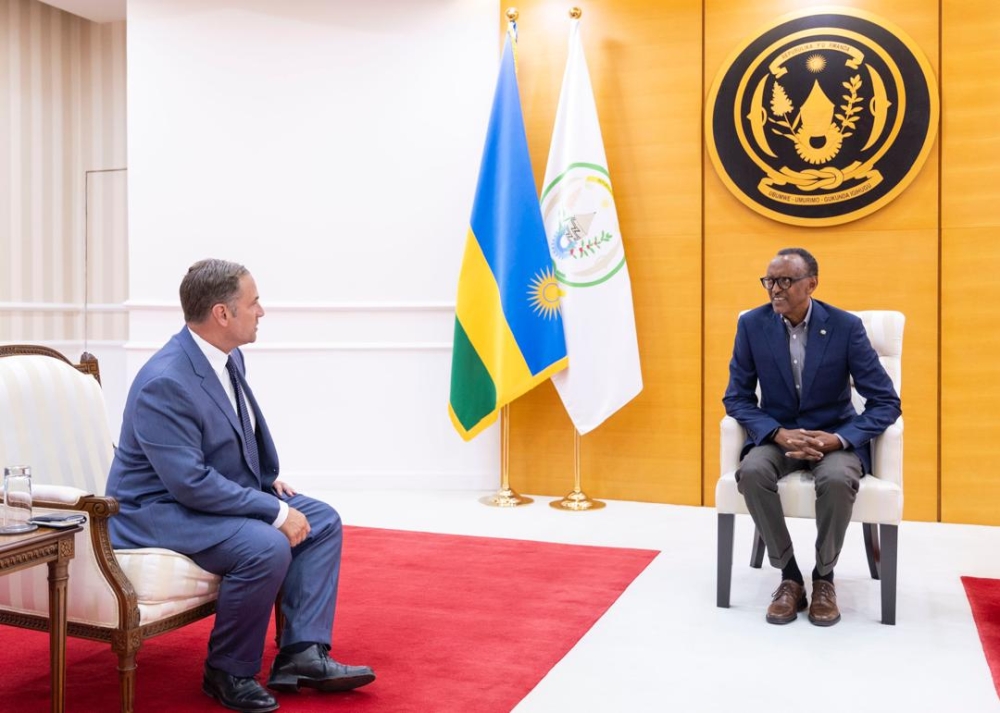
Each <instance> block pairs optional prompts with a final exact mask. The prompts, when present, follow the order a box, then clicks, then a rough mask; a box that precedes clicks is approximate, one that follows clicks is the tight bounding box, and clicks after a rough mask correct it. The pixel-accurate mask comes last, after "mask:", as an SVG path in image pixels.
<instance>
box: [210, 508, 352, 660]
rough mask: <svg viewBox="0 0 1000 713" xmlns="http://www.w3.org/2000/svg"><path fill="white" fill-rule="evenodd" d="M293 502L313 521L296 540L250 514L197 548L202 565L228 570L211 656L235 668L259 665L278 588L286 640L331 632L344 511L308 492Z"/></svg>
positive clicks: (314, 638)
mask: <svg viewBox="0 0 1000 713" xmlns="http://www.w3.org/2000/svg"><path fill="white" fill-rule="evenodd" d="M287 502H288V505H289V506H290V507H293V508H295V509H296V510H299V511H300V512H302V514H303V515H305V516H306V519H307V520H309V526H310V528H311V529H310V532H309V536H308V537H306V539H305V540H304V541H303V542H301V543H300V544H299V545H297V546H296V547H294V548H292V547H291V546H290V545H289V542H288V539H287V538H286V537H285V535H284V534H282V532H281V531H280V530H278V529H277V528H276V527H274V526H272V525H271V524H270V523H268V522H263V521H261V520H256V519H253V518H246V519H245V521H244V523H243V526H242V527H241V528H240V529H239V531H238V532H237V533H236V534H235V535H233V536H232V537H230V538H229V539H227V540H224V541H223V542H221V543H219V544H218V545H215V546H214V547H210V548H208V549H206V550H203V551H201V552H197V553H195V554H192V555H191V559H193V560H194V561H195V563H197V564H198V566H199V567H202V568H203V569H206V570H208V571H209V572H213V573H215V574H218V575H220V576H221V577H222V583H221V585H220V586H219V599H218V602H217V603H216V613H215V626H214V627H213V629H212V634H211V636H210V637H209V641H208V658H207V659H206V663H208V664H209V665H210V666H212V667H213V668H217V669H219V670H222V671H225V672H226V673H229V674H231V675H233V676H241V677H244V676H253V675H254V674H256V673H257V672H258V671H260V667H261V662H262V659H263V654H264V640H265V638H266V636H267V630H268V626H269V624H270V621H271V609H272V607H273V606H274V600H275V597H276V596H277V594H278V592H279V591H281V608H282V612H283V613H284V615H285V628H284V630H283V631H282V635H281V645H282V646H288V645H290V644H294V643H298V642H305V641H311V642H316V643H321V644H329V643H330V640H331V636H332V630H333V617H334V610H335V607H336V603H337V585H338V582H339V580H340V552H341V547H342V543H343V528H342V526H341V522H340V515H338V514H337V511H336V510H334V509H333V508H332V507H330V506H329V505H327V504H326V503H324V502H321V501H319V500H314V499H312V498H309V497H306V496H305V495H294V496H292V497H291V498H288V499H287Z"/></svg>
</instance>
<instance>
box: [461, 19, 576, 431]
mask: <svg viewBox="0 0 1000 713" xmlns="http://www.w3.org/2000/svg"><path fill="white" fill-rule="evenodd" d="M512 35H513V27H512V31H511V32H508V33H507V38H506V41H505V43H504V49H503V55H502V58H501V60H500V73H499V77H498V79H497V86H496V92H495V94H494V97H493V109H492V112H491V113H490V122H489V127H488V129H487V133H486V146H485V148H484V149H483V158H482V162H481V164H480V168H479V182H478V184H477V186H476V194H475V200H474V202H473V206H472V217H471V219H470V221H469V231H468V234H467V236H466V240H465V254H464V257H463V258H462V269H461V272H460V274H459V277H458V298H457V300H456V304H455V338H454V346H453V352H452V362H451V398H450V400H449V404H448V411H449V413H450V415H451V420H452V423H453V424H454V425H455V429H456V430H457V431H458V432H459V434H460V435H461V436H462V438H464V439H465V440H470V439H472V438H473V437H474V436H476V435H477V434H478V433H480V432H481V431H482V430H483V429H485V428H486V427H487V426H489V425H490V424H492V423H493V422H494V421H496V419H497V415H498V413H499V411H500V409H501V408H502V407H503V406H504V405H506V404H508V403H510V402H511V401H513V400H514V399H516V398H517V397H518V396H521V395H522V394H524V393H526V392H527V391H529V390H531V389H533V388H534V387H535V386H537V385H538V384H540V383H541V382H543V381H545V380H546V379H548V378H549V377H550V376H551V375H552V374H554V373H555V372H557V371H559V370H560V369H564V368H565V367H566V342H565V339H564V337H563V324H562V318H561V315H560V314H559V286H558V284H557V282H556V278H555V273H554V270H553V267H552V258H551V257H550V256H549V251H548V248H547V247H546V244H545V228H544V226H543V225H542V216H541V211H540V210H539V205H538V194H537V193H536V191H535V180H534V174H533V173H532V170H531V158H530V156H529V155H528V142H527V138H526V136H525V131H524V117H523V115H522V114H521V99H520V96H519V94H518V88H517V76H516V74H515V71H514V46H513V42H514V38H513V36H512Z"/></svg>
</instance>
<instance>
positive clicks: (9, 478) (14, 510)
mask: <svg viewBox="0 0 1000 713" xmlns="http://www.w3.org/2000/svg"><path fill="white" fill-rule="evenodd" d="M37 527H38V525H35V524H34V523H32V522H31V468H30V467H29V466H26V465H9V466H7V467H6V468H4V469H3V519H2V521H0V534H6V535H11V534H16V533H19V532H30V531H31V530H34V529H37Z"/></svg>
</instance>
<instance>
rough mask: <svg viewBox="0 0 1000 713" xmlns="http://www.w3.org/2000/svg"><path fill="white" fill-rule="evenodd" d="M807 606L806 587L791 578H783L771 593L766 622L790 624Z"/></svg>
mask: <svg viewBox="0 0 1000 713" xmlns="http://www.w3.org/2000/svg"><path fill="white" fill-rule="evenodd" d="M806 606H808V603H807V602H806V588H805V587H803V586H802V585H801V584H799V583H798V582H796V581H795V580H793V579H783V580H781V584H779V585H778V588H777V589H775V590H774V594H772V595H771V606H769V607H768V608H767V617H766V618H767V623H768V624H790V623H791V622H793V621H795V619H796V618H798V615H799V612H800V611H802V610H803V609H805V608H806Z"/></svg>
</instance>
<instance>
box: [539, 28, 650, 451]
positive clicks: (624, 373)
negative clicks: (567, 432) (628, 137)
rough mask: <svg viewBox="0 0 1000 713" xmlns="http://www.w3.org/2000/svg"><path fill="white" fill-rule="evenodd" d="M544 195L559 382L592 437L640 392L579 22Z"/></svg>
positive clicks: (624, 273) (626, 286) (628, 293)
mask: <svg viewBox="0 0 1000 713" xmlns="http://www.w3.org/2000/svg"><path fill="white" fill-rule="evenodd" d="M542 185H543V189H542V197H541V204H542V217H543V218H544V220H545V232H546V237H547V238H548V241H549V252H550V253H551V255H552V259H553V260H554V261H555V264H556V276H557V278H558V280H559V286H560V288H561V289H562V291H563V296H562V298H561V299H560V305H561V309H562V316H563V328H564V330H565V333H566V352H567V354H568V356H569V368H568V369H566V370H565V371H561V372H559V373H557V374H555V375H553V376H552V382H553V383H554V384H555V387H556V390H557V391H558V392H559V396H560V398H562V401H563V404H564V405H565V406H566V411H567V412H568V413H569V417H570V419H572V421H573V424H574V425H575V426H576V430H577V431H579V432H580V433H581V434H584V433H587V432H588V431H592V430H593V429H595V428H597V427H598V426H600V425H601V424H602V423H603V422H604V420H605V419H606V418H607V417H608V416H610V415H611V414H613V413H614V412H615V411H617V410H618V409H620V408H621V407H622V406H624V405H625V404H627V403H628V402H629V401H631V400H632V399H633V398H635V396H636V395H637V394H638V393H639V392H640V391H642V372H641V370H640V368H639V345H638V343H637V341H636V335H635V314H634V312H633V309H632V283H631V281H630V280H629V276H628V266H627V265H626V264H625V246H624V245H623V244H622V236H621V232H620V230H619V228H618V213H617V211H616V210H615V199H614V194H613V192H612V189H611V176H610V175H609V173H608V166H607V158H606V157H605V155H604V141H603V140H602V138H601V127H600V124H598V122H597V107H596V105H595V104H594V93H593V90H592V89H591V87H590V74H589V73H588V72H587V60H586V59H585V58H584V56H583V45H582V44H581V42H580V21H579V20H571V25H570V34H569V57H568V59H567V60H566V73H565V74H564V75H563V85H562V93H561V94H560V95H559V109H558V111H557V112H556V125H555V129H554V130H553V132H552V145H551V146H550V148H549V162H548V165H547V166H546V168H545V181H544V182H543V184H542Z"/></svg>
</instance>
